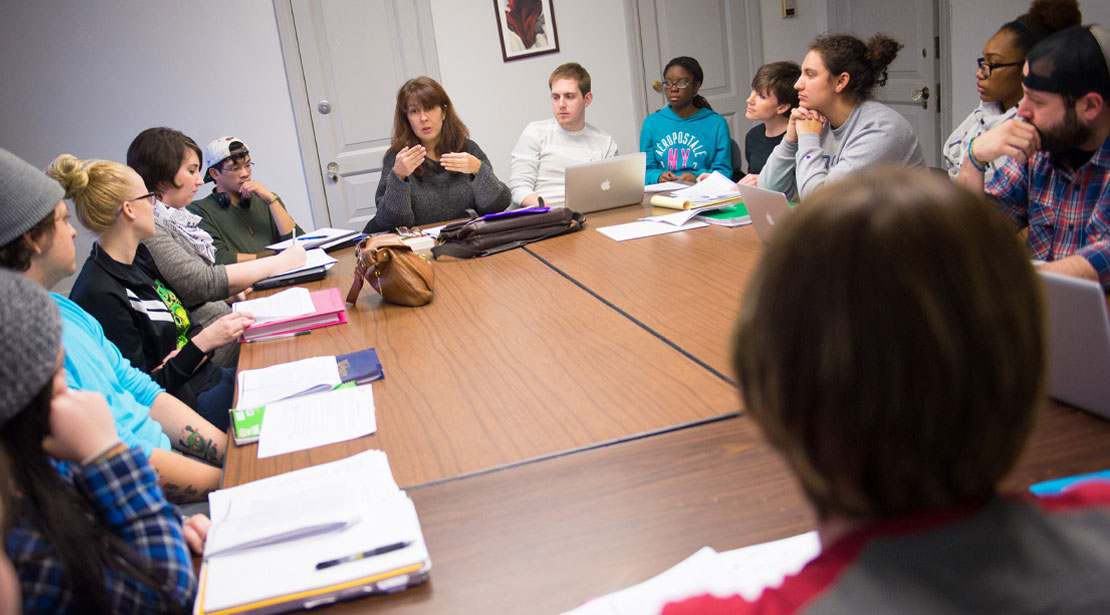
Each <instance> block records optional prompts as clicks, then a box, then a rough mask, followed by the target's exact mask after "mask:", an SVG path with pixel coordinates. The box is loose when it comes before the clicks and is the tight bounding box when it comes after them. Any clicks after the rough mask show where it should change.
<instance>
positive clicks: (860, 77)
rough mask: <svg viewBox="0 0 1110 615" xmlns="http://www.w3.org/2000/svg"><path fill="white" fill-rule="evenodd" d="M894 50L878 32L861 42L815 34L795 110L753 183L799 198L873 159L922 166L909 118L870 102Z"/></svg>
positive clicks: (847, 36) (883, 80) (890, 40)
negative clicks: (781, 136) (757, 182)
mask: <svg viewBox="0 0 1110 615" xmlns="http://www.w3.org/2000/svg"><path fill="white" fill-rule="evenodd" d="M901 48H902V44H901V43H899V42H898V41H896V40H894V39H893V38H891V37H889V36H887V35H885V34H876V35H874V36H872V37H871V38H870V39H869V40H868V41H867V42H866V43H865V42H864V41H862V40H860V39H859V38H856V37H855V36H852V35H851V34H826V35H823V36H819V37H817V38H816V39H814V41H813V42H812V43H810V46H809V53H807V54H806V57H805V60H804V61H803V62H802V76H801V77H799V78H798V82H797V83H795V84H794V89H796V90H798V104H799V107H798V108H796V109H794V110H793V111H791V113H790V122H789V124H787V128H786V136H785V138H783V140H782V142H781V143H779V144H778V146H776V147H775V149H774V151H772V152H771V157H770V158H768V160H767V164H766V166H764V167H763V172H762V173H760V174H759V185H760V187H762V188H769V189H771V190H777V191H779V192H785V193H786V194H787V196H788V197H789V198H791V199H795V198H805V197H806V196H808V195H809V194H811V193H812V192H813V191H814V190H815V189H816V188H817V187H818V186H820V185H821V184H823V183H824V182H825V180H827V179H831V178H833V177H836V176H838V175H843V174H845V173H848V172H849V171H852V170H855V169H859V168H862V167H866V166H870V165H873V164H877V163H879V162H886V163H895V164H903V165H906V166H915V167H923V166H925V157H924V156H923V155H922V153H921V146H920V145H919V144H918V142H917V136H916V135H915V134H914V132H913V128H912V127H911V126H910V124H909V122H907V121H906V120H905V118H903V117H902V116H901V115H899V114H898V112H896V111H894V110H893V109H891V108H889V107H887V106H886V105H884V104H882V103H880V102H877V101H875V100H873V99H872V94H873V92H874V91H875V87H876V86H882V85H883V84H885V83H886V69H887V66H889V65H890V63H891V62H892V61H894V57H895V56H897V55H898V50H900V49H901Z"/></svg>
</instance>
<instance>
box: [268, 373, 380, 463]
mask: <svg viewBox="0 0 1110 615" xmlns="http://www.w3.org/2000/svg"><path fill="white" fill-rule="evenodd" d="M377 429H378V426H377V422H376V420H375V412H374V392H373V389H371V387H370V386H369V385H367V386H361V387H350V388H345V389H338V390H335V391H328V392H326V393H317V394H315V395H305V396H304V397H295V398H293V399H287V400H284V401H279V402H274V403H272V404H269V405H267V406H266V414H264V415H262V433H261V435H259V438H258V458H259V459H262V458H263V457H273V456H274V455H283V454H285V453H291V452H293V451H300V450H304V449H306V448H313V447H316V446H323V445H325V444H332V443H333V442H344V441H346V440H353V439H354V438H360V437H362V436H366V435H370V434H372V433H374V432H375V431H377Z"/></svg>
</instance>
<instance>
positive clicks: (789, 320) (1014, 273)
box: [733, 166, 1044, 519]
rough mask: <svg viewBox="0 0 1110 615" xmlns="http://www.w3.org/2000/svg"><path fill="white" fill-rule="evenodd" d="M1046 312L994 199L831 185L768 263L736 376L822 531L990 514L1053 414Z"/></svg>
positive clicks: (916, 177)
mask: <svg viewBox="0 0 1110 615" xmlns="http://www.w3.org/2000/svg"><path fill="white" fill-rule="evenodd" d="M1043 315H1044V307H1043V304H1042V299H1041V291H1040V285H1039V283H1038V281H1037V279H1036V274H1035V273H1034V272H1033V269H1032V267H1031V265H1030V263H1029V257H1028V254H1026V252H1025V249H1024V247H1023V246H1022V245H1021V243H1020V241H1019V240H1018V239H1017V238H1016V237H1015V235H1014V232H1013V227H1012V225H1011V224H1010V223H1009V221H1008V220H1007V219H1005V217H1004V216H1002V215H1001V214H1000V213H999V212H998V211H997V210H996V209H994V208H993V207H992V206H991V205H990V204H989V203H988V202H987V201H986V199H985V198H984V197H983V196H982V195H981V194H979V195H976V194H973V193H971V192H969V191H967V190H965V189H964V188H962V187H960V186H957V185H956V184H954V183H952V182H951V181H949V180H948V178H946V177H938V176H935V175H932V174H931V173H929V172H927V171H922V170H915V169H909V168H905V167H890V166H878V167H872V168H870V169H865V170H863V171H860V172H858V173H855V174H853V175H852V176H851V177H850V178H847V179H844V180H841V181H836V182H828V183H826V184H825V185H824V186H823V187H822V188H821V189H820V190H818V191H817V192H815V193H814V194H813V196H811V197H810V198H809V199H807V200H806V202H805V203H803V204H802V205H800V206H799V211H798V212H797V213H796V214H795V215H793V216H791V219H789V220H788V221H787V222H786V223H785V224H783V226H782V228H780V229H779V230H778V231H777V232H776V234H775V237H774V241H773V242H772V243H771V244H770V245H769V246H768V249H767V251H766V252H765V253H764V255H763V259H762V261H761V262H760V264H759V267H758V269H757V271H756V273H755V275H754V276H753V278H752V282H751V284H750V285H749V286H748V289H747V294H746V296H745V297H744V301H743V305H742V306H741V310H740V316H739V322H738V326H737V332H736V337H735V340H734V346H733V360H734V365H735V367H736V371H737V374H738V377H739V382H740V388H741V390H742V391H743V400H744V402H745V405H746V408H747V411H748V413H749V414H750V415H751V416H752V418H753V419H754V420H755V421H756V422H757V423H758V424H759V425H760V427H761V428H762V430H763V432H764V434H765V435H766V437H767V438H768V440H769V441H770V442H771V443H772V444H773V445H774V446H775V447H776V448H778V449H779V450H780V451H781V452H782V454H783V455H784V456H785V458H786V459H787V461H788V463H789V464H790V465H791V466H792V468H793V470H794V472H795V474H796V475H797V477H798V480H799V482H800V483H801V486H802V489H803V490H804V492H805V493H806V496H807V497H808V499H809V500H810V502H811V503H812V504H813V506H814V507H815V508H816V510H817V512H818V514H820V515H821V516H822V517H823V518H827V517H828V516H830V515H833V516H839V517H847V518H853V519H860V518H870V519H877V518H884V517H893V516H897V515H904V514H910V513H916V512H924V511H928V510H939V509H945V508H949V507H953V506H958V505H962V504H970V503H974V502H979V501H982V500H985V499H987V498H990V497H991V496H993V495H994V494H995V493H996V489H997V485H998V482H999V481H1000V480H1001V478H1002V477H1003V476H1004V475H1005V474H1006V472H1007V471H1009V470H1010V468H1011V467H1012V466H1013V465H1014V463H1015V461H1016V459H1017V457H1018V454H1019V452H1020V451H1021V450H1022V447H1023V445H1024V443H1025V441H1026V439H1027V437H1028V435H1029V432H1030V430H1031V429H1032V425H1033V422H1034V416H1035V414H1036V410H1037V408H1038V407H1039V404H1040V403H1041V399H1042V382H1043V373H1044V365H1043V358H1042V357H1043V351H1044V348H1043V344H1044V342H1043V332H1042V318H1043Z"/></svg>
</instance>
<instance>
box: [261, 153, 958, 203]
mask: <svg viewBox="0 0 1110 615" xmlns="http://www.w3.org/2000/svg"><path fill="white" fill-rule="evenodd" d="M973 140H974V139H973ZM270 195H271V196H270V200H269V201H266V204H267V205H269V204H271V203H273V202H274V201H276V200H278V195H277V193H276V192H271V193H270Z"/></svg>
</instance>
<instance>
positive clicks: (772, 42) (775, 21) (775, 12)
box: [759, 0, 829, 64]
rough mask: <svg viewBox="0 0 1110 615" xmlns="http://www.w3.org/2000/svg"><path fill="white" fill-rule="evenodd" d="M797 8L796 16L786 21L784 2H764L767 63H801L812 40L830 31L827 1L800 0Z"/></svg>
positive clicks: (762, 19)
mask: <svg viewBox="0 0 1110 615" xmlns="http://www.w3.org/2000/svg"><path fill="white" fill-rule="evenodd" d="M794 6H795V10H794V17H787V18H786V19H783V17H782V0H760V2H759V21H760V27H761V29H762V31H763V61H764V62H765V63H769V62H778V61H780V60H789V61H791V62H797V63H798V64H801V63H802V60H803V59H804V58H805V56H806V52H807V51H809V43H810V41H812V40H813V38H814V37H815V36H817V35H818V34H823V33H824V32H826V31H827V30H828V29H829V18H828V4H827V2H826V1H825V0H796V1H795V3H794Z"/></svg>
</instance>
